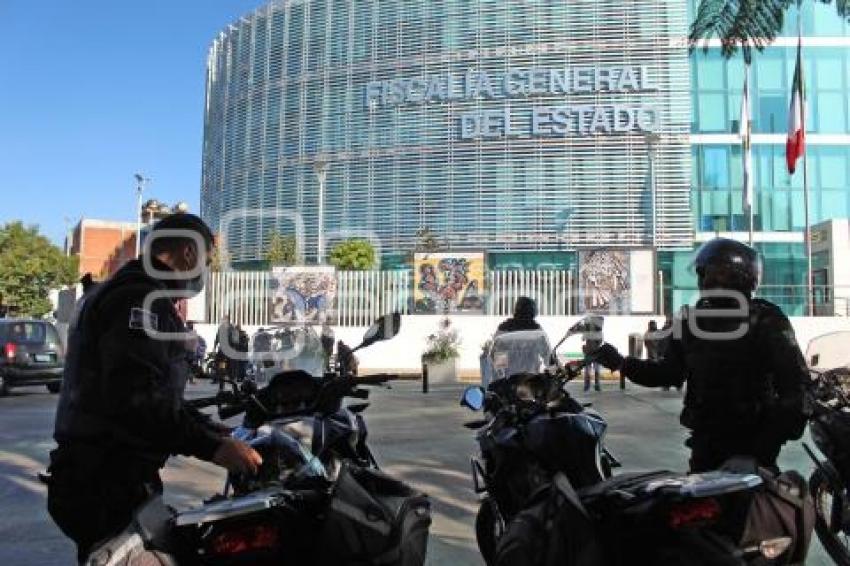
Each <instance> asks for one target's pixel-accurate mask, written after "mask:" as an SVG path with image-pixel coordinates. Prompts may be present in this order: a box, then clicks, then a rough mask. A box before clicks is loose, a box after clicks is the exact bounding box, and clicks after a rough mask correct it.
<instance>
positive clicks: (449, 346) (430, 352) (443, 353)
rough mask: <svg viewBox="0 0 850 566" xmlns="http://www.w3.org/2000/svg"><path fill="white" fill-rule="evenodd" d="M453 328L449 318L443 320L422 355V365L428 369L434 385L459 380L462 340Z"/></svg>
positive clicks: (430, 337) (429, 378) (429, 377)
mask: <svg viewBox="0 0 850 566" xmlns="http://www.w3.org/2000/svg"><path fill="white" fill-rule="evenodd" d="M451 326H452V321H451V320H449V317H444V318H443V319H441V320H440V326H439V328H438V329H437V332H436V333H434V334H431V335H430V336H428V343H427V345H426V347H425V351H424V352H423V353H422V364H423V365H424V366H425V367H426V368H427V370H428V380H429V381H431V382H432V383H446V382H450V381H455V380H457V364H456V362H457V359H458V358H459V357H460V352H459V351H458V346H460V338H459V337H458V334H457V330H455V329H453V328H452V327H451Z"/></svg>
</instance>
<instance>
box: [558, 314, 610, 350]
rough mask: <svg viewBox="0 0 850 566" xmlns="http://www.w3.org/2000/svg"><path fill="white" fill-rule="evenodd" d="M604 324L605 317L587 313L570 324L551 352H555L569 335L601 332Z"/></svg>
mask: <svg viewBox="0 0 850 566" xmlns="http://www.w3.org/2000/svg"><path fill="white" fill-rule="evenodd" d="M604 325H605V318H604V317H602V316H599V315H596V314H592V315H588V316H586V317H584V318H582V319H581V320H579V321H578V322H576V323H575V324H573V325H572V326H570V328H569V330H567V333H566V334H564V337H563V338H561V340H560V341H559V342H558V343H557V344H555V347H554V348H552V352H555V351H556V350H557V349H558V348H560V347H561V344H563V343H564V342H566V341H567V338H569V337H570V336H575V335H576V334H595V333H599V332H602V327H603V326H604Z"/></svg>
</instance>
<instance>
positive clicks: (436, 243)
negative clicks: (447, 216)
mask: <svg viewBox="0 0 850 566" xmlns="http://www.w3.org/2000/svg"><path fill="white" fill-rule="evenodd" d="M441 247H442V244H440V240H439V239H437V235H436V234H435V233H434V232H433V231H432V230H431V229H430V228H427V227H426V228H420V229H419V230H417V231H416V252H417V253H426V254H433V253H436V252H438V251H440V248H441Z"/></svg>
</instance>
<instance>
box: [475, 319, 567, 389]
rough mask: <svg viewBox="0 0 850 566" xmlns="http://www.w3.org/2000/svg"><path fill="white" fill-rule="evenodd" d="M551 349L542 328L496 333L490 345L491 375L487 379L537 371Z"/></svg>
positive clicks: (543, 363)
mask: <svg viewBox="0 0 850 566" xmlns="http://www.w3.org/2000/svg"><path fill="white" fill-rule="evenodd" d="M551 350H552V349H551V347H550V346H549V339H548V338H547V336H546V333H545V332H543V331H542V330H521V331H517V332H506V333H504V334H497V335H496V336H494V337H493V344H492V346H491V347H490V356H489V358H490V362H491V365H492V370H491V371H492V376H491V379H490V380H487V381H488V382H490V381H495V380H498V379H505V378H507V377H510V376H512V375H516V374H519V373H539V372H540V371H541V370H542V369H543V367H544V366H545V365H546V363H547V361H548V359H549V354H550V352H551Z"/></svg>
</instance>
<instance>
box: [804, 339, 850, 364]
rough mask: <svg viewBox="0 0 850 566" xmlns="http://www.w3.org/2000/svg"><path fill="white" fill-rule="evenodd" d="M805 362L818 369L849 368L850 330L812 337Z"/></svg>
mask: <svg viewBox="0 0 850 566" xmlns="http://www.w3.org/2000/svg"><path fill="white" fill-rule="evenodd" d="M806 363H808V364H809V367H810V368H812V369H815V370H818V371H825V370H831V369H837V368H850V332H848V331H842V332H830V333H828V334H824V335H822V336H818V337H817V338H814V339H812V341H811V342H809V347H808V348H807V349H806Z"/></svg>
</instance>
